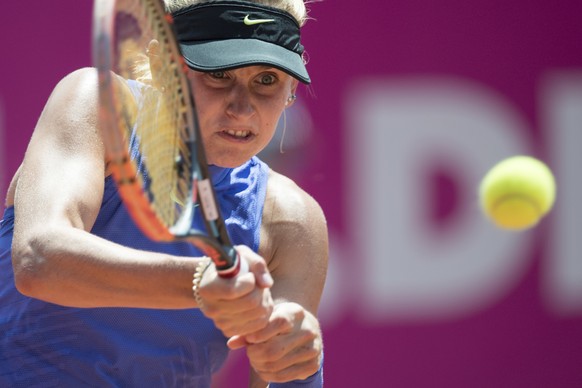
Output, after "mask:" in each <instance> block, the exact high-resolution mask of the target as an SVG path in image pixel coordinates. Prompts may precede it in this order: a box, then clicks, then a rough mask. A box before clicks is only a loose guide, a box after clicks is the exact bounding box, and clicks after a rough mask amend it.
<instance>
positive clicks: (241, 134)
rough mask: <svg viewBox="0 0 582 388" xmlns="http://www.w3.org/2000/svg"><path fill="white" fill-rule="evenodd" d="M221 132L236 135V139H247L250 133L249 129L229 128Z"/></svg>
mask: <svg viewBox="0 0 582 388" xmlns="http://www.w3.org/2000/svg"><path fill="white" fill-rule="evenodd" d="M223 133H225V134H227V135H230V136H232V137H236V138H237V139H247V138H249V137H250V136H251V135H252V133H251V131H234V130H231V129H229V130H227V131H224V132H223Z"/></svg>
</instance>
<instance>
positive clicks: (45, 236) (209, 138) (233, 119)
mask: <svg viewBox="0 0 582 388" xmlns="http://www.w3.org/2000/svg"><path fill="white" fill-rule="evenodd" d="M198 3H202V4H198ZM166 5H167V8H168V10H169V11H170V12H171V13H172V14H173V15H174V23H175V25H176V30H177V31H178V41H179V43H180V46H181V49H182V53H183V55H184V59H185V62H186V64H187V65H188V66H189V68H190V72H189V82H190V86H191V88H192V90H193V94H194V98H195V101H196V102H197V111H198V114H199V122H200V128H201V131H202V137H203V140H204V145H205V148H206V156H207V160H208V163H209V164H210V169H211V174H212V179H213V184H214V189H215V191H216V193H217V199H218V202H219V203H220V207H221V209H222V211H223V213H224V215H225V219H226V224H227V229H228V231H229V234H230V236H231V238H232V240H233V242H234V244H236V250H237V252H238V255H239V257H240V260H243V261H245V262H246V263H247V264H248V267H249V272H248V273H245V274H239V275H238V276H236V277H235V278H233V279H225V278H222V277H220V276H218V274H217V272H216V270H215V268H214V266H213V265H212V264H211V265H207V263H208V260H207V259H206V258H204V257H202V256H201V254H200V252H199V251H198V250H196V249H195V248H194V247H193V246H191V245H190V244H187V243H182V242H175V243H159V242H153V241H151V240H149V239H148V238H147V237H146V236H145V235H144V234H143V233H142V231H140V229H139V228H137V227H136V225H135V224H134V222H133V221H132V219H131V218H130V216H129V215H128V213H127V210H126V208H125V207H124V206H123V204H122V201H121V199H120V196H119V193H118V191H117V187H116V186H115V182H113V180H112V178H111V174H110V171H109V169H108V164H107V163H106V161H105V158H104V147H103V139H102V138H101V132H100V131H99V130H98V124H99V117H98V98H97V97H98V90H97V89H98V88H97V85H98V82H97V75H96V71H95V70H94V69H81V70H78V71H75V72H73V73H71V74H70V75H68V76H66V77H65V78H64V79H63V80H62V81H61V82H60V83H59V84H58V85H57V86H56V87H55V89H54V91H53V93H52V94H51V96H50V98H49V100H48V101H47V103H46V106H45V108H44V110H43V112H42V114H41V116H40V118H39V120H38V123H37V126H36V128H35V130H34V133H33V136H32V138H31V140H30V143H29V146H28V149H27V152H26V154H25V156H24V159H23V162H22V164H21V166H20V168H19V169H18V171H17V172H16V174H15V175H14V177H13V179H12V182H11V184H10V186H9V189H8V193H7V199H6V204H5V211H4V217H3V219H2V221H1V225H0V273H1V274H3V275H2V281H0V328H2V330H1V331H0V332H1V333H2V334H0V358H1V359H2V362H1V363H0V385H2V386H37V385H39V384H40V385H42V386H59V387H68V386H71V387H72V386H75V387H76V386H83V385H88V386H195V387H208V386H210V384H211V379H212V375H213V374H214V373H215V372H217V371H218V370H219V369H220V367H221V365H222V364H223V362H224V360H225V358H226V356H227V353H228V349H229V348H231V349H236V348H243V347H244V348H246V353H247V355H248V358H249V362H250V367H251V368H250V382H249V385H250V386H253V387H264V386H267V384H269V383H270V387H278V386H284V387H293V386H294V385H295V384H299V383H300V384H303V385H301V386H302V387H318V386H321V385H322V362H323V361H322V358H323V343H322V335H321V330H320V326H319V323H318V320H317V318H316V316H317V309H318V305H319V302H320V297H321V293H322V289H323V285H324V282H325V275H326V270H327V255H328V242H327V227H326V222H325V218H324V215H323V213H322V210H321V208H320V206H319V205H318V204H317V203H316V201H315V200H314V199H313V198H312V197H311V196H309V195H308V194H307V193H306V192H305V191H303V190H302V189H301V188H299V187H298V186H297V185H296V184H295V183H294V182H292V181H291V180H289V179H288V178H286V177H284V176H282V175H281V174H278V173H276V172H275V171H273V170H270V169H269V167H268V166H267V165H266V164H265V163H264V162H262V161H261V160H259V159H258V158H257V157H256V154H257V153H258V152H260V151H261V150H262V149H263V148H264V147H265V146H266V145H267V144H268V142H269V141H270V140H271V138H272V137H273V134H274V131H275V128H276V124H277V121H278V120H279V117H280V116H281V114H282V112H283V111H284V110H285V109H286V108H287V107H289V106H290V105H291V104H293V102H294V100H295V91H296V88H297V87H298V84H299V83H303V84H308V83H310V78H309V75H308V73H307V70H306V68H305V65H304V61H303V59H302V53H303V47H302V46H301V45H300V44H299V38H300V26H301V25H303V23H304V22H305V20H306V9H305V5H304V3H303V0H256V1H252V2H248V1H238V0H221V1H212V2H206V1H194V0H166ZM290 18H291V19H292V20H293V23H290V22H289V19H290ZM127 23H129V21H128V22H127ZM268 23H276V24H277V26H278V27H277V29H278V31H279V32H280V34H273V33H265V34H261V33H260V32H261V31H263V30H262V29H261V28H260V27H262V25H263V24H268ZM249 28H251V29H256V30H255V31H256V32H257V33H256V34H252V36H251V37H250V38H248V39H244V40H243V41H241V40H240V39H237V37H238V36H240V34H241V33H242V31H243V30H245V29H249ZM217 31H220V34H221V36H217V35H216V32H217ZM244 33H248V31H246V32H244ZM282 36H284V37H287V38H289V39H281V37H282ZM289 41H293V42H296V43H297V44H295V45H294V46H293V47H290V46H289ZM144 52H145V48H144ZM147 54H148V53H145V55H147ZM169 195H170V194H169ZM197 227H198V228H203V227H202V226H201V225H198V226H197ZM193 275H194V278H195V281H196V282H197V288H196V297H194V295H193V291H192V281H193Z"/></svg>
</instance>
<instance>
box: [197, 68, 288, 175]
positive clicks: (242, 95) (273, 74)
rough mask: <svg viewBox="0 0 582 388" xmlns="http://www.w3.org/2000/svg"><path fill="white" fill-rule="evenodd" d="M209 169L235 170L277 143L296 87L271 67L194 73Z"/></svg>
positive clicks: (285, 76)
mask: <svg viewBox="0 0 582 388" xmlns="http://www.w3.org/2000/svg"><path fill="white" fill-rule="evenodd" d="M189 78H190V82H191V83H192V89H193V91H194V98H195V100H196V106H197V111H198V115H199V120H200V128H201V131H202V137H203V141H204V147H205V148H206V157H207V159H208V163H209V164H214V165H217V166H221V167H236V166H239V165H241V164H243V163H244V162H246V161H247V160H248V159H250V158H251V157H252V156H254V155H256V154H257V153H259V152H260V151H261V150H262V149H263V148H265V147H266V146H267V144H268V143H269V141H270V140H271V139H272V137H273V135H274V133H275V129H276V127H277V122H278V120H279V117H280V116H281V113H282V112H283V109H285V107H286V106H288V105H286V102H287V99H288V98H289V96H290V95H291V94H293V93H294V91H295V89H296V87H297V81H296V80H295V79H294V78H293V77H291V76H289V75H288V74H287V73H285V72H282V71H280V70H278V69H275V68H272V67H266V66H249V67H243V68H240V69H235V70H227V71H216V72H212V73H202V72H197V71H191V72H190V76H189Z"/></svg>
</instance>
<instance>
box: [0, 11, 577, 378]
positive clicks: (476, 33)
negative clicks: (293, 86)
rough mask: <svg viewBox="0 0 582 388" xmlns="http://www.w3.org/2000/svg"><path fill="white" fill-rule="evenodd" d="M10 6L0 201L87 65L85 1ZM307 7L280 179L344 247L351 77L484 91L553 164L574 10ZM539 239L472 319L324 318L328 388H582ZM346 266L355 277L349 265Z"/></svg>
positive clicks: (573, 47)
mask: <svg viewBox="0 0 582 388" xmlns="http://www.w3.org/2000/svg"><path fill="white" fill-rule="evenodd" d="M21 3H24V2H16V1H12V2H7V3H6V4H4V6H3V9H2V12H0V29H1V31H0V32H1V33H0V36H1V39H2V46H1V47H2V55H1V57H2V60H1V65H0V66H1V68H2V71H1V72H0V130H1V131H0V135H2V136H3V140H2V142H0V146H2V148H1V149H0V150H1V156H0V163H1V165H2V168H0V173H1V175H0V177H2V182H1V187H2V189H3V190H4V189H5V188H6V187H7V184H8V181H9V177H10V176H12V174H13V173H14V171H15V170H16V168H17V167H18V165H19V163H20V161H21V159H22V156H23V154H24V151H25V148H26V144H27V142H28V139H29V137H30V135H31V133H32V130H33V128H34V125H35V122H36V120H37V118H38V116H39V114H40V113H41V110H42V107H43V105H44V102H45V101H46V99H47V97H48V96H49V94H50V91H51V90H52V88H53V86H54V85H55V84H56V83H57V82H58V80H59V79H60V78H62V77H63V76H64V75H65V74H67V73H68V72H70V71H71V70H74V69H76V68H79V67H83V66H90V65H91V53H90V50H91V48H90V46H91V40H90V38H91V36H90V29H91V10H92V4H91V2H90V1H88V0H55V1H51V2H48V1H35V2H32V4H34V6H31V5H28V6H25V5H22V4H21ZM311 8H312V12H311V16H312V17H313V18H314V19H316V20H315V21H313V20H312V21H310V22H309V23H308V24H307V26H306V27H305V28H304V30H303V31H304V32H303V36H304V44H305V46H306V47H307V50H308V53H309V57H310V62H309V70H310V73H311V76H312V79H313V80H314V82H313V85H312V87H311V88H309V89H303V90H301V92H300V100H301V101H302V103H303V104H305V106H306V107H307V109H308V110H309V113H310V115H311V119H312V120H313V128H314V133H313V134H312V138H310V140H309V141H310V144H311V148H309V149H310V150H311V151H312V152H311V153H310V154H309V155H308V158H309V159H308V160H309V166H308V168H301V169H300V168H296V169H291V166H288V168H289V171H291V172H290V174H292V175H293V176H294V178H295V179H297V180H298V181H299V182H300V183H301V184H302V186H304V187H305V188H306V189H307V191H309V192H310V193H312V194H313V195H314V197H315V198H316V199H317V200H318V201H319V202H320V203H321V205H322V207H323V208H324V210H325V212H326V214H327V218H328V221H329V224H330V228H331V229H332V230H333V231H334V233H335V234H337V235H343V236H346V235H348V234H349V233H348V230H347V229H348V220H347V216H348V210H349V206H350V204H346V198H345V195H343V193H344V188H345V187H346V186H347V185H348V184H349V182H346V181H345V179H347V178H345V175H344V173H345V170H346V166H348V165H349V164H350V160H349V159H348V158H347V157H346V155H344V154H343V152H342V150H345V148H346V144H345V143H344V142H345V132H346V131H347V126H346V123H345V114H344V110H345V108H346V106H345V104H346V102H345V101H346V94H347V93H348V90H349V86H350V85H351V84H352V83H353V82H354V81H357V80H358V79H360V78H362V77H367V78H374V77H378V78H382V77H392V78H393V77H398V76H407V77H410V76H423V75H439V76H454V77H462V78H466V79H470V80H473V81H477V82H479V83H481V84H484V85H487V86H488V87H490V88H492V89H494V90H496V91H497V92H498V93H500V94H502V95H503V96H504V97H505V98H506V99H507V100H509V101H510V102H511V104H512V105H513V106H514V108H515V109H517V110H518V111H519V112H520V113H521V115H522V116H523V117H525V118H526V120H527V124H528V127H527V128H528V134H527V135H528V136H529V137H530V138H531V142H532V145H533V150H532V151H533V152H534V153H535V154H536V155H538V156H539V157H542V158H545V159H547V160H550V161H551V157H552V156H551V155H550V152H549V149H548V148H549V147H548V145H547V138H548V134H547V133H544V132H543V131H542V129H541V127H542V125H541V123H540V119H539V117H540V114H539V113H540V112H539V106H538V103H539V101H538V98H537V96H538V88H539V84H540V79H541V78H542V77H543V75H544V74H545V73H546V72H548V71H551V70H552V69H565V70H578V71H580V70H582V22H581V16H582V3H580V2H579V1H576V0H563V1H559V2H550V1H525V0H517V1H513V2H507V1H499V0H490V1H476V0H444V1H439V2H426V1H419V0H407V1H404V0H393V1H386V0H365V1H362V2H353V1H346V0H327V1H323V2H318V3H314V4H312V6H311ZM581 109H582V107H581ZM580 130H581V131H582V128H581V129H580ZM294 167H296V166H294ZM0 199H3V196H2V198H0ZM449 200H450V199H449ZM442 201H444V202H446V199H443V200H442ZM351 206H355V205H351ZM443 206H444V207H446V206H448V205H447V204H446V203H445V204H444V205H443ZM550 228H551V225H550V224H548V223H544V224H542V225H541V226H540V227H539V228H538V229H536V230H535V231H534V233H535V234H534V236H535V238H534V239H533V240H532V241H533V242H532V243H531V247H530V249H529V252H530V255H531V258H530V261H529V263H530V264H531V265H529V266H528V267H527V271H526V273H525V275H524V276H523V277H522V278H521V279H520V281H519V282H518V283H517V284H515V286H514V287H513V288H511V289H510V290H509V291H508V293H506V295H504V296H503V297H502V298H500V299H499V300H498V301H497V303H495V304H494V305H492V306H490V307H488V308H487V309H483V310H481V311H479V312H476V313H474V314H471V315H470V316H466V317H462V318H457V319H450V320H443V321H441V322H424V323H422V322H421V323H418V322H417V323H404V322H403V323H394V322H392V323H390V322H386V324H385V325H376V326H374V327H370V326H364V325H362V324H361V321H360V320H359V319H357V318H356V317H355V316H354V315H355V314H351V313H350V311H347V312H345V311H344V313H343V314H341V315H339V316H335V317H334V319H329V320H325V319H324V324H323V328H324V335H325V344H326V382H327V386H330V387H354V386H357V384H362V385H366V386H390V387H445V386H446V387H459V388H460V387H468V386H471V387H534V386H538V387H542V386H544V387H550V386H551V387H575V386H582V369H581V367H580V365H581V363H582V317H581V315H582V311H580V310H578V312H577V313H570V314H569V315H566V316H560V315H556V314H552V313H550V312H548V310H547V308H545V307H544V305H543V303H542V301H541V300H540V299H541V298H540V285H539V284H540V277H541V275H540V272H541V270H542V266H541V264H540V263H541V262H542V260H544V259H545V258H544V254H545V253H544V252H546V250H545V249H546V245H547V239H546V237H547V235H548V234H549V231H550ZM346 240H347V242H346V241H344V244H348V245H349V244H350V240H349V238H346ZM580 256H582V252H581V254H580ZM349 259H351V260H352V261H351V262H350V265H352V266H354V267H356V266H357V265H358V260H360V258H358V257H352V258H349ZM581 259H582V257H581ZM331 265H332V266H333V265H334V261H333V257H332V260H331ZM350 286H351V284H345V285H344V287H347V288H349V287H350ZM241 359H242V358H241V355H240V354H238V355H235V356H233V361H232V362H231V365H229V369H227V370H225V373H224V374H223V376H221V380H218V381H217V385H218V386H232V384H233V383H232V382H233V381H240V380H241V379H243V377H240V375H243V374H244V373H243V372H241V367H240V365H238V364H241V363H243V361H241ZM244 385H245V384H242V383H241V384H240V385H239V384H237V386H244Z"/></svg>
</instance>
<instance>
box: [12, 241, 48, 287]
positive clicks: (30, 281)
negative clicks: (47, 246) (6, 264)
mask: <svg viewBox="0 0 582 388" xmlns="http://www.w3.org/2000/svg"><path fill="white" fill-rule="evenodd" d="M34 245H35V244H34V243H33V242H16V241H15V242H14V243H13V245H12V268H13V271H14V284H15V286H16V289H17V290H18V292H20V293H21V294H23V295H25V296H28V297H32V298H38V296H39V295H41V289H42V279H43V278H44V277H43V276H42V273H43V271H44V269H43V268H44V267H45V265H44V264H43V263H44V261H45V260H44V259H43V257H42V255H41V254H40V253H39V252H38V251H37V250H36V249H35V248H34Z"/></svg>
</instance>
